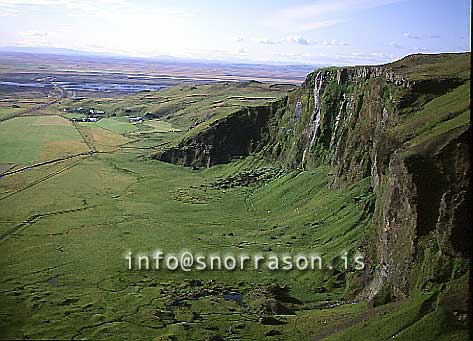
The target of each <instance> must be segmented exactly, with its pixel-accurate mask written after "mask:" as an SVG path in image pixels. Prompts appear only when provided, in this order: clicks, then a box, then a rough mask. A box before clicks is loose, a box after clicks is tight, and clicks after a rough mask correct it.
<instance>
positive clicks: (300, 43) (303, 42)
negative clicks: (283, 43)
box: [286, 36, 310, 45]
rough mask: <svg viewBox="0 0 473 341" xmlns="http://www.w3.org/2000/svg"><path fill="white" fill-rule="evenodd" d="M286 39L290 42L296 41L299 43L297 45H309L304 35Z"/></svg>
mask: <svg viewBox="0 0 473 341" xmlns="http://www.w3.org/2000/svg"><path fill="white" fill-rule="evenodd" d="M286 40H287V41H288V42H290V43H296V44H299V45H309V44H310V43H309V41H308V40H307V39H305V38H304V37H301V36H291V37H287V38H286Z"/></svg>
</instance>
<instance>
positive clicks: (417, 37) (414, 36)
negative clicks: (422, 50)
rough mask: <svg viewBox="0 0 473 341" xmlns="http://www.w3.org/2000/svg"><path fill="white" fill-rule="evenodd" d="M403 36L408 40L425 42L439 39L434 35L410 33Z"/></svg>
mask: <svg viewBox="0 0 473 341" xmlns="http://www.w3.org/2000/svg"><path fill="white" fill-rule="evenodd" d="M403 36H404V37H406V38H409V39H415V40H425V39H438V38H440V36H439V35H436V34H414V33H410V32H405V33H403Z"/></svg>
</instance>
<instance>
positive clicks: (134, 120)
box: [128, 117, 143, 123]
mask: <svg viewBox="0 0 473 341" xmlns="http://www.w3.org/2000/svg"><path fill="white" fill-rule="evenodd" d="M128 122H131V123H139V122H143V117H128Z"/></svg>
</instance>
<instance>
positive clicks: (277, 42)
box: [258, 38, 281, 45]
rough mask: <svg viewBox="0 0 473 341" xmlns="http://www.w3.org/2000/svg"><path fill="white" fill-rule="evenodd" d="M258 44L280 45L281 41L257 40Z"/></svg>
mask: <svg viewBox="0 0 473 341" xmlns="http://www.w3.org/2000/svg"><path fill="white" fill-rule="evenodd" d="M258 42H259V43H260V44H264V45H276V44H280V43H281V41H277V40H271V39H267V38H263V39H258Z"/></svg>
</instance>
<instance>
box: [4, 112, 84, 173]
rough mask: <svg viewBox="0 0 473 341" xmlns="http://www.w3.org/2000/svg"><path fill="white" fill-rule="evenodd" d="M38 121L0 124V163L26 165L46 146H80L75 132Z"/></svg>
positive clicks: (29, 119) (22, 119) (25, 119)
mask: <svg viewBox="0 0 473 341" xmlns="http://www.w3.org/2000/svg"><path fill="white" fill-rule="evenodd" d="M41 120H42V118H41V117H35V116H29V117H17V118H14V119H11V120H8V121H5V122H2V123H1V124H0V140H1V141H2V148H0V163H19V164H28V163H32V162H34V161H38V160H39V159H40V152H41V149H42V148H43V146H44V145H45V144H47V143H48V142H53V141H55V142H57V141H61V142H73V143H74V142H77V143H80V142H81V137H80V135H79V133H78V132H77V131H76V129H75V128H74V127H73V126H72V125H71V124H68V122H67V121H66V120H64V121H65V122H64V124H61V123H59V124H58V123H57V122H53V124H50V123H49V122H48V121H44V122H42V121H41Z"/></svg>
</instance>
